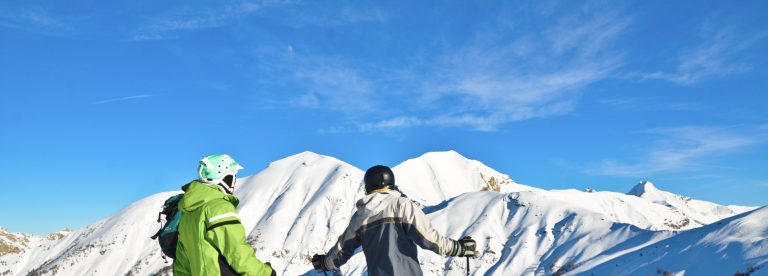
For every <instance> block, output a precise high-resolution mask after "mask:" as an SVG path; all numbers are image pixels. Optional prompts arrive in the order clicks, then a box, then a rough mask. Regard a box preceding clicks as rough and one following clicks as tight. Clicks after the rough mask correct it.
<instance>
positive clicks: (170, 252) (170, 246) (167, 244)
mask: <svg viewBox="0 0 768 276" xmlns="http://www.w3.org/2000/svg"><path fill="white" fill-rule="evenodd" d="M183 196H184V194H178V195H175V196H172V197H170V198H168V199H166V200H165V203H164V204H163V210H162V211H160V213H158V214H157V222H158V223H160V230H158V231H157V233H156V234H155V235H154V236H152V237H151V238H152V239H153V240H157V241H158V243H160V249H161V250H162V251H163V254H165V256H168V257H171V258H172V259H175V258H176V242H178V240H179V221H181V212H179V201H181V198H182V197H183ZM163 216H164V218H165V225H163V224H162V222H161V218H162V217H163ZM158 238H159V239H158ZM165 256H163V259H165Z"/></svg>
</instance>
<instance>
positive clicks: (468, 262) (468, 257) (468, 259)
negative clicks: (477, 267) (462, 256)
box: [467, 256, 469, 276]
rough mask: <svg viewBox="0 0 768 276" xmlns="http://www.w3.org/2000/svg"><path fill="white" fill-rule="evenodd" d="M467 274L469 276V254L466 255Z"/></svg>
mask: <svg viewBox="0 0 768 276" xmlns="http://www.w3.org/2000/svg"><path fill="white" fill-rule="evenodd" d="M467 276H469V256H467Z"/></svg>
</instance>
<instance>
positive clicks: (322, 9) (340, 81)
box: [0, 0, 768, 234]
mask: <svg viewBox="0 0 768 276" xmlns="http://www.w3.org/2000/svg"><path fill="white" fill-rule="evenodd" d="M566 2H567V3H559V2H556V1H551V2H550V1H531V2H522V1H495V2H491V1H482V2H470V1H447V2H446V1H428V2H423V3H413V1H410V2H407V3H405V2H403V3H393V2H391V1H388V2H385V1H381V2H363V1H340V2H323V3H319V2H318V1H276V0H275V1H210V2H200V1H184V3H183V4H178V3H176V2H174V3H171V2H162V1H161V2H158V1H129V2H125V3H114V2H113V1H108V2H104V1H66V2H62V1H53V2H51V1H3V2H2V3H0V118H2V124H3V128H2V129H1V130H0V131H1V133H0V146H1V147H2V153H3V157H2V158H0V167H2V168H3V171H4V176H3V177H2V178H1V179H2V180H0V185H2V188H3V192H2V193H1V194H0V209H2V210H5V211H3V212H2V215H1V216H0V226H3V227H6V228H9V229H10V230H12V231H24V232H32V233H37V234H43V233H47V232H50V231H54V230H57V229H60V228H63V227H80V226H84V225H86V224H88V223H91V222H94V221H96V220H98V219H100V218H103V217H105V216H107V215H109V214H112V213H113V212H115V211H117V210H119V209H120V208H123V207H125V206H127V205H128V204H130V203H131V202H133V201H135V200H138V199H140V198H143V197H145V196H148V195H150V194H153V193H157V192H161V191H168V190H174V189H177V188H178V187H179V186H180V185H182V184H184V183H185V181H188V180H190V179H192V178H193V177H194V176H195V172H194V171H195V167H196V164H197V161H198V160H199V158H201V157H202V156H204V155H207V154H211V153H229V154H230V155H232V156H233V157H235V158H236V159H237V160H238V161H240V162H241V163H242V164H243V165H244V166H245V167H246V169H245V170H244V171H243V172H242V174H243V175H248V174H254V173H256V172H258V171H259V170H260V169H262V168H264V167H265V166H266V165H267V164H268V163H269V162H270V161H274V160H277V159H280V158H283V157H286V156H289V155H292V154H295V153H298V152H301V151H305V150H309V151H313V152H317V153H320V154H325V155H330V156H334V157H336V158H339V159H341V160H344V161H346V162H349V163H351V164H352V165H355V166H357V167H359V168H362V169H365V168H367V167H369V166H371V165H375V164H378V163H382V164H388V165H396V164H397V163H399V162H401V161H404V160H406V159H408V158H413V157H416V156H419V155H421V154H423V153H425V152H429V151H443V150H456V151H458V152H459V153H461V154H463V155H465V156H467V157H469V158H472V159H477V160H480V161H482V162H484V163H485V164H487V165H489V166H491V167H493V168H495V169H497V170H499V171H501V172H504V173H507V174H509V175H510V176H511V177H512V178H513V179H515V180H516V181H518V182H520V183H525V184H528V185H533V186H538V187H542V188H548V189H563V188H576V189H583V188H586V187H591V188H594V189H598V190H612V191H620V192H626V191H628V190H629V189H630V188H631V187H632V186H633V185H634V184H635V183H636V182H638V181H640V180H651V181H654V182H655V183H656V184H657V186H659V187H660V188H662V189H665V190H668V191H671V192H675V193H679V194H684V195H688V196H692V197H694V198H699V199H704V200H710V201H715V202H718V203H723V204H742V205H766V204H768V197H766V196H765V195H766V194H768V170H766V169H765V164H766V163H767V162H766V161H768V160H766V159H768V158H766V156H768V145H766V142H768V111H767V110H768V109H767V108H766V104H768V94H767V93H766V92H768V91H765V90H766V87H768V86H767V84H768V68H767V67H766V65H767V64H766V62H767V61H768V55H766V54H768V53H767V52H768V51H767V50H768V47H766V46H768V31H766V30H768V18H766V17H765V16H764V11H766V10H768V2H765V1H741V2H739V4H737V5H734V4H732V3H728V2H722V1H711V2H710V1H674V2H669V1H667V2H664V1H659V2H654V1H651V2H648V1H637V2H631V1H627V2H624V3H620V4H617V3H614V2H615V1H594V2H592V1H587V2H579V3H576V2H575V1H566ZM704 2H706V3H704ZM11 210H12V211H11ZM148 215H151V214H148Z"/></svg>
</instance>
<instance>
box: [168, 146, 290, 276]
mask: <svg viewBox="0 0 768 276" xmlns="http://www.w3.org/2000/svg"><path fill="white" fill-rule="evenodd" d="M242 168H243V167H242V166H240V165H239V164H237V162H235V160H234V159H232V158H231V157H229V156H228V155H225V154H222V155H210V156H207V157H205V158H203V159H202V160H200V165H199V167H198V175H199V177H200V179H198V180H194V181H192V182H190V183H189V184H187V185H185V186H184V187H182V189H183V190H184V191H185V194H184V197H183V198H182V199H181V202H179V210H181V212H182V215H181V221H180V222H179V241H178V243H177V247H176V259H175V260H174V262H173V274H174V275H195V276H197V275H256V276H259V275H264V276H268V275H275V271H274V270H273V269H272V266H271V265H270V264H269V263H263V262H261V261H260V260H259V259H257V258H256V256H255V255H254V252H253V247H251V245H249V244H248V243H247V242H246V240H245V229H244V228H243V225H242V224H240V218H238V215H237V210H236V209H235V207H237V204H238V203H239V200H238V199H237V197H235V196H234V195H233V193H234V191H235V182H236V180H237V177H236V176H237V171H238V170H240V169H242Z"/></svg>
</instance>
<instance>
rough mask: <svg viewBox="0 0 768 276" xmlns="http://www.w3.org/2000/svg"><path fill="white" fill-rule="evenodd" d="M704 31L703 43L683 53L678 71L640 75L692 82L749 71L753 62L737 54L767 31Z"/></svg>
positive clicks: (727, 29)
mask: <svg viewBox="0 0 768 276" xmlns="http://www.w3.org/2000/svg"><path fill="white" fill-rule="evenodd" d="M701 33H702V34H701V36H702V42H701V43H700V44H699V45H698V46H696V47H695V48H693V49H689V50H687V51H685V52H684V53H683V54H682V55H681V57H680V60H679V63H678V65H677V68H676V69H675V70H673V71H657V72H653V73H644V74H636V75H639V76H640V77H641V78H642V79H661V80H667V81H671V82H674V83H677V84H680V85H692V84H696V83H698V82H700V81H702V80H705V79H707V78H709V77H717V76H724V75H729V74H734V73H740V72H745V71H749V70H750V69H751V67H750V65H749V64H747V63H745V62H740V61H739V60H738V59H737V57H738V55H739V54H740V53H741V52H743V51H745V50H746V49H748V48H750V47H751V46H752V45H753V44H755V43H756V42H757V41H759V40H761V39H762V38H763V37H765V34H758V35H753V36H748V37H739V36H738V35H737V34H736V31H735V29H733V28H730V29H729V28H724V29H719V30H709V29H705V30H703V31H702V32H701Z"/></svg>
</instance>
